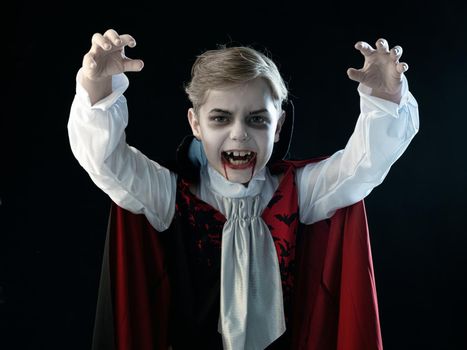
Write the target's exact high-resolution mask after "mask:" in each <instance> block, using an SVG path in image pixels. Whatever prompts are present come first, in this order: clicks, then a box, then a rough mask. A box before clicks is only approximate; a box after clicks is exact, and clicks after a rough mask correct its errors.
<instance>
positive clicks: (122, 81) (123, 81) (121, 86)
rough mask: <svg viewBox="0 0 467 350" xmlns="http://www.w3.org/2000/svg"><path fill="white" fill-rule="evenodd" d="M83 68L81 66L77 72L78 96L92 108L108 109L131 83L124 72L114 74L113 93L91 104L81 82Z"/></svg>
mask: <svg viewBox="0 0 467 350" xmlns="http://www.w3.org/2000/svg"><path fill="white" fill-rule="evenodd" d="M82 69H83V68H80V69H79V70H78V73H77V74H76V96H77V97H78V99H79V100H80V101H81V103H82V104H84V105H85V106H87V107H89V108H90V109H100V110H102V111H106V110H108V109H109V108H110V107H112V105H113V104H114V103H115V102H117V100H118V99H119V97H120V96H122V95H123V93H124V92H125V91H126V89H127V88H128V86H129V85H130V82H129V80H128V78H127V77H126V75H125V74H124V73H120V74H116V75H113V76H112V93H111V94H110V95H108V96H106V97H104V98H103V99H101V100H99V101H97V102H96V103H94V104H93V105H91V99H90V98H89V94H88V92H87V91H86V89H85V88H84V87H83V86H82V85H81V84H80V82H79V80H80V79H79V78H80V75H81V74H82Z"/></svg>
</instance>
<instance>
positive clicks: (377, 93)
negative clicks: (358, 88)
mask: <svg viewBox="0 0 467 350" xmlns="http://www.w3.org/2000/svg"><path fill="white" fill-rule="evenodd" d="M370 95H371V96H374V97H378V98H382V99H384V100H387V101H391V102H394V103H396V104H399V103H400V102H401V99H402V88H401V89H399V91H397V92H395V93H390V92H387V91H382V90H378V89H371V92H370Z"/></svg>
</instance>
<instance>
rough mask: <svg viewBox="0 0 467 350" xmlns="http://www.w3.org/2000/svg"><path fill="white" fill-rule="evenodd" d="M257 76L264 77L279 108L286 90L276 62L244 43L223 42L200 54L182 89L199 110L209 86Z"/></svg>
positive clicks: (234, 82)
mask: <svg viewBox="0 0 467 350" xmlns="http://www.w3.org/2000/svg"><path fill="white" fill-rule="evenodd" d="M258 77H260V78H263V79H265V81H266V82H267V84H268V85H269V87H270V89H271V94H272V97H273V99H274V101H275V102H277V105H278V107H279V108H280V107H281V106H282V103H283V102H284V101H286V100H287V93H288V92H287V87H286V85H285V83H284V80H283V79H282V77H281V75H280V73H279V70H278V68H277V66H276V64H275V63H274V62H273V61H272V60H271V59H270V58H269V57H267V56H266V55H265V54H263V53H262V52H259V51H257V50H255V49H253V48H251V47H246V46H235V47H225V46H223V47H220V48H219V49H216V50H208V51H205V52H204V53H202V54H201V55H199V56H198V57H197V58H196V60H195V62H194V64H193V67H192V69H191V81H190V82H189V83H188V84H186V86H185V92H186V93H187V94H188V98H189V99H190V101H191V103H192V105H193V108H194V110H195V112H196V113H198V112H199V108H200V107H201V106H202V105H203V103H204V102H205V99H206V95H207V94H206V93H207V92H208V91H209V90H210V89H218V88H224V87H227V86H231V85H236V84H242V83H246V82H248V81H250V80H253V79H255V78H258Z"/></svg>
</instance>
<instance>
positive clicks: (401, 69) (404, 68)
mask: <svg viewBox="0 0 467 350" xmlns="http://www.w3.org/2000/svg"><path fill="white" fill-rule="evenodd" d="M396 70H397V71H398V72H399V73H401V74H402V73H405V72H407V71H408V70H409V65H408V64H407V63H405V62H400V63H398V64H397V65H396Z"/></svg>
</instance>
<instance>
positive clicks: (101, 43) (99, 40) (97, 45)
mask: <svg viewBox="0 0 467 350" xmlns="http://www.w3.org/2000/svg"><path fill="white" fill-rule="evenodd" d="M91 42H92V47H91V52H93V53H97V52H99V51H100V50H104V51H109V50H110V49H112V42H111V41H110V40H109V39H108V38H106V37H104V36H103V35H102V34H100V33H95V34H94V35H93V36H92V39H91Z"/></svg>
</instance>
